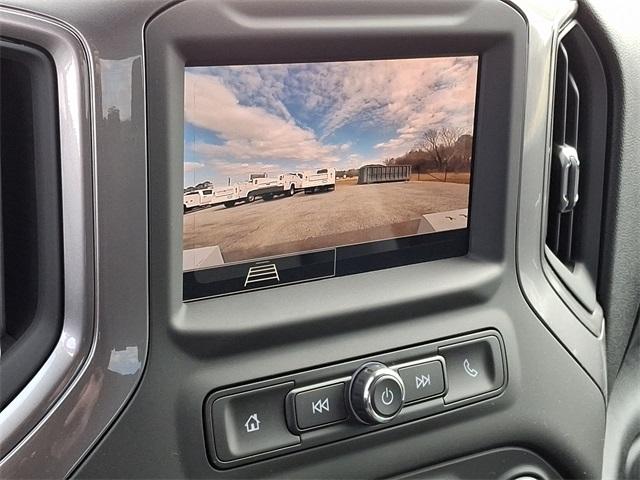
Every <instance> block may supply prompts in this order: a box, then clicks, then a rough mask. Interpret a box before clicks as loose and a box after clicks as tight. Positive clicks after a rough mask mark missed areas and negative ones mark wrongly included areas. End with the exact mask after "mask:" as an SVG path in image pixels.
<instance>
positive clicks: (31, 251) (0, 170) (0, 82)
mask: <svg viewBox="0 0 640 480" xmlns="http://www.w3.org/2000/svg"><path fill="white" fill-rule="evenodd" d="M56 105H57V99H56V83H55V72H54V67H53V63H52V61H51V60H50V58H49V57H48V56H47V55H46V54H45V53H44V52H42V51H41V50H39V49H37V48H35V47H32V46H29V45H24V44H19V43H13V42H9V41H6V40H1V41H0V201H1V208H0V255H1V257H0V260H1V261H0V288H1V289H2V291H1V292H0V341H1V343H0V348H1V357H0V383H1V384H2V388H1V389H0V408H2V407H3V406H4V405H6V404H7V403H8V402H10V401H11V399H12V398H13V397H14V396H15V395H16V394H17V393H18V392H19V391H20V390H21V389H22V388H23V387H24V385H25V384H26V383H27V382H28V381H29V380H30V379H31V378H32V377H33V375H34V374H35V373H36V372H37V370H38V369H39V368H40V366H41V365H42V364H43V363H44V361H45V360H46V358H47V357H48V355H49V353H50V352H51V351H52V349H53V346H54V345H55V343H56V341H57V340H58V338H59V336H60V330H61V325H62V314H61V312H62V267H61V254H62V249H61V245H62V240H61V207H60V178H59V177H60V168H59V165H60V164H59V154H58V128H57V124H58V121H57V108H56Z"/></svg>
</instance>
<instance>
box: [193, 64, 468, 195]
mask: <svg viewBox="0 0 640 480" xmlns="http://www.w3.org/2000/svg"><path fill="white" fill-rule="evenodd" d="M476 76H477V57H451V58H431V59H407V60H374V61H357V62H340V63H315V64H286V65H253V66H231V67H188V68H186V70H185V130H184V151H185V158H184V162H185V163H184V167H185V174H184V184H185V186H189V185H194V184H196V183H199V182H201V181H204V180H210V181H213V182H214V184H215V185H226V184H227V182H228V181H229V180H230V181H231V182H232V183H233V182H237V181H242V180H246V179H248V178H249V175H250V174H251V173H261V172H266V173H268V174H270V175H276V174H277V173H280V172H287V171H304V170H312V169H316V168H320V167H335V168H336V169H345V168H358V167H360V166H361V165H363V164H366V163H379V162H381V161H382V160H384V159H385V158H389V157H393V156H398V155H402V154H404V153H406V152H407V151H409V150H410V149H411V148H413V147H414V146H415V144H416V142H417V141H418V139H419V138H420V136H421V134H422V133H423V132H424V131H425V130H427V129H428V128H434V127H436V128H437V127H441V126H448V127H454V128H458V129H460V130H462V131H464V132H467V133H472V129H473V114H474V102H475V88H476Z"/></svg>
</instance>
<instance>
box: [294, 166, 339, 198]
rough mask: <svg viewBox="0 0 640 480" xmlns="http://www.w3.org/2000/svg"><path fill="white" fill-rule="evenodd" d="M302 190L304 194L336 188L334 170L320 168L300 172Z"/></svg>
mask: <svg viewBox="0 0 640 480" xmlns="http://www.w3.org/2000/svg"><path fill="white" fill-rule="evenodd" d="M302 188H303V190H304V193H313V192H316V191H328V190H333V189H335V188H336V169H335V168H320V169H318V170H312V171H306V172H302Z"/></svg>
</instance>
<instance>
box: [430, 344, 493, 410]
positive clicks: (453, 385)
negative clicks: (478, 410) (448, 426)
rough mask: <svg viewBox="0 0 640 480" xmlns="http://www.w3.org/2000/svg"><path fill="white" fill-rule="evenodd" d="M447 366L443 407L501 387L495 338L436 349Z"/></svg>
mask: <svg viewBox="0 0 640 480" xmlns="http://www.w3.org/2000/svg"><path fill="white" fill-rule="evenodd" d="M439 353H440V354H441V355H442V356H443V357H444V358H445V361H446V363H447V375H448V377H449V391H448V392H447V395H446V396H445V397H444V401H445V403H453V402H457V401H459V400H464V399H467V398H471V397H475V396H478V395H482V394H484V393H487V392H491V391H493V390H496V389H498V388H500V386H501V385H502V384H503V383H504V370H503V368H502V354H501V351H500V342H499V341H498V338H497V337H495V336H489V337H483V338H479V339H476V340H470V341H467V342H462V343H456V344H454V345H449V346H446V347H441V348H439Z"/></svg>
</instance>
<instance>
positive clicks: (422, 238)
mask: <svg viewBox="0 0 640 480" xmlns="http://www.w3.org/2000/svg"><path fill="white" fill-rule="evenodd" d="M438 57H451V58H453V57H474V58H476V62H477V63H476V82H475V103H474V115H473V130H472V131H473V143H472V156H471V163H470V172H469V173H470V177H469V192H468V203H467V222H466V226H465V227H463V228H457V229H452V230H447V231H436V232H431V233H422V234H419V233H418V234H413V235H408V236H399V237H394V238H388V239H381V240H372V241H367V242H361V243H356V244H345V245H336V246H333V247H331V248H326V249H322V250H320V251H317V250H303V251H299V252H291V253H289V254H283V255H274V256H268V257H256V258H250V259H247V260H242V261H236V262H230V263H229V264H225V265H222V266H216V267H210V268H199V269H193V270H185V271H183V301H185V302H188V301H193V300H201V299H205V298H213V297H219V296H226V295H234V294H240V293H245V292H249V291H254V290H265V289H270V288H276V287H281V286H286V285H291V284H296V283H302V282H309V281H316V280H322V279H326V278H332V277H341V276H347V275H355V274H359V273H366V272H372V271H377V270H383V269H387V268H393V267H400V266H404V265H411V264H415V263H422V262H429V261H433V260H441V259H445V258H452V257H459V256H464V255H466V254H467V253H468V251H469V228H470V222H471V215H472V203H473V202H472V198H473V195H472V192H473V178H474V176H473V172H474V167H475V163H476V145H477V138H476V131H477V122H478V100H479V92H480V72H481V66H482V54H481V52H465V53H459V54H455V55H429V56H418V57H416V56H394V57H384V58H379V57H366V58H348V59H343V60H341V59H332V60H331V62H347V61H362V60H401V59H430V58H438ZM265 63H266V62H260V61H254V62H250V63H249V62H247V63H224V64H219V65H202V64H201V63H193V64H192V63H189V62H185V65H184V71H185V72H186V71H187V68H189V67H194V66H224V67H226V66H247V65H264V64H265ZM293 63H322V62H291V61H286V62H269V64H293ZM183 136H184V125H183ZM265 263H268V264H269V265H273V268H274V269H277V272H278V273H279V278H278V280H275V279H274V280H273V281H272V282H268V281H267V282H263V283H262V284H258V285H251V284H247V283H246V282H247V281H248V280H249V275H250V269H251V267H252V266H256V265H258V266H259V265H262V264H265ZM292 264H293V266H292Z"/></svg>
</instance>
